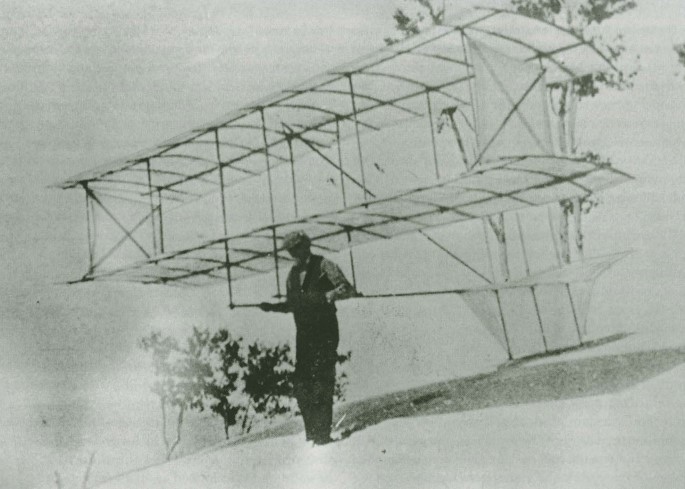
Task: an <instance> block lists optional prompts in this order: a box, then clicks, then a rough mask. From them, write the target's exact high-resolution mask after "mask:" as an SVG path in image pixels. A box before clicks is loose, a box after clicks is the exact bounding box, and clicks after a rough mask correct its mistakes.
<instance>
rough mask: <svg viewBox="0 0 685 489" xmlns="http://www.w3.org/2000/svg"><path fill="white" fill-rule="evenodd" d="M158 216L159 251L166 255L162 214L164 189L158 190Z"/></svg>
mask: <svg viewBox="0 0 685 489" xmlns="http://www.w3.org/2000/svg"><path fill="white" fill-rule="evenodd" d="M157 202H158V203H159V205H158V206H157V215H158V217H159V251H160V253H164V215H163V214H162V189H161V188H159V189H157Z"/></svg>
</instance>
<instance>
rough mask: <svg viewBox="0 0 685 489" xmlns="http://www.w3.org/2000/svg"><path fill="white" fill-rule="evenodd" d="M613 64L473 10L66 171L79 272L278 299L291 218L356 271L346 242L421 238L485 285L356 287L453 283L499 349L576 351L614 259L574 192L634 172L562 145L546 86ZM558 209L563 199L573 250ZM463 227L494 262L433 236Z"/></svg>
mask: <svg viewBox="0 0 685 489" xmlns="http://www.w3.org/2000/svg"><path fill="white" fill-rule="evenodd" d="M612 69H613V68H612V66H611V64H610V62H609V61H608V60H607V59H606V57H605V56H603V54H602V53H601V52H600V51H599V50H598V49H596V48H595V47H594V46H593V45H592V44H591V43H589V42H586V41H585V40H583V39H581V38H579V37H578V36H577V35H575V34H574V33H572V32H570V31H567V30H564V29H562V28H560V27H558V26H555V25H552V24H549V23H545V22H543V21H540V20H536V19H532V18H529V17H526V16H523V15H520V14H518V13H514V12H511V11H506V10H494V9H476V10H473V11H469V12H467V13H465V14H462V15H460V16H458V17H457V18H452V19H449V20H448V21H446V22H445V23H444V25H440V26H435V27H433V28H431V29H430V30H427V31H425V32H422V33H420V34H418V35H416V36H414V37H411V38H409V39H407V40H405V41H403V42H398V43H396V44H392V45H390V46H387V47H384V48H383V49H380V50H377V51H375V52H373V53H371V54H368V55H366V56H363V57H361V58H359V59H356V60H354V61H352V62H350V63H347V64H344V65H341V66H337V67H335V68H332V69H329V70H327V71H325V72H324V73H322V74H320V75H318V76H315V77H313V78H311V79H309V80H307V81H305V82H303V83H301V84H299V85H297V86H294V87H291V88H288V89H284V90H281V91H279V92H277V93H274V94H272V95H270V96H267V97H265V98H262V99H261V100H257V101H254V102H252V103H249V104H246V105H245V106H243V107H240V108H238V109H236V110H234V111H232V112H229V113H228V114H226V115H225V116H223V117H221V118H219V119H217V120H215V121H213V122H210V123H208V124H205V125H203V126H201V127H197V128H195V129H192V130H190V131H188V132H186V133H184V134H181V135H179V136H177V137H174V138H172V139H170V140H168V141H165V142H162V143H160V144H159V145H157V146H155V147H152V148H149V149H146V150H143V151H140V152H138V153H136V154H134V155H132V156H129V157H127V158H123V159H121V160H119V161H115V162H112V163H109V164H107V165H104V166H101V167H98V168H95V169H93V170H91V171H87V172H85V173H81V174H79V175H76V176H74V177H72V178H70V179H68V180H66V181H64V182H62V183H60V184H59V186H60V187H61V188H65V189H69V188H80V189H82V190H83V191H85V196H86V215H87V230H88V250H89V256H90V260H89V264H88V269H87V271H86V273H85V275H83V277H82V278H81V279H79V280H78V281H92V280H125V281H134V282H142V283H150V284H176V285H204V284H211V283H216V282H227V283H228V293H229V302H230V305H231V307H240V306H245V305H249V304H239V303H235V301H234V290H233V289H234V287H235V282H236V281H237V280H239V279H244V278H247V277H252V276H255V275H258V274H266V273H273V274H274V276H275V289H276V295H280V293H281V288H282V284H281V282H282V278H283V277H282V275H283V274H282V269H283V265H284V263H287V262H288V261H290V260H291V258H290V257H289V256H288V255H287V253H285V252H284V250H283V249H282V247H281V242H282V238H283V236H284V235H285V234H287V233H288V232H290V231H293V230H296V229H297V230H303V231H305V232H306V233H307V234H308V235H309V236H310V237H311V239H312V242H313V247H314V249H315V250H317V251H318V252H323V253H335V252H340V251H343V250H349V254H350V259H351V261H352V271H353V277H354V268H353V267H354V264H353V255H352V253H353V250H354V249H355V247H358V246H360V245H363V244H365V243H370V242H374V241H381V240H387V239H390V238H395V237H397V236H400V235H404V234H407V233H421V234H423V235H424V236H425V237H426V238H427V239H429V240H430V241H431V242H432V243H434V244H435V245H437V246H438V247H440V248H442V249H443V250H444V251H447V252H448V253H450V254H452V255H453V256H454V258H455V260H457V262H458V263H459V265H458V266H459V267H461V268H462V269H463V270H464V271H465V272H466V274H469V275H471V277H472V278H473V279H474V280H476V281H477V283H474V284H471V285H469V286H465V287H455V288H453V289H450V290H428V291H426V290H424V291H415V292H411V293H406V294H396V293H387V294H375V295H371V296H367V297H392V296H395V297H396V296H402V295H421V294H441V293H445V294H458V295H459V296H460V297H461V298H462V299H463V300H464V302H465V303H466V304H467V305H468V306H469V308H470V309H471V310H472V311H473V312H474V314H475V315H476V316H477V317H478V318H479V319H480V320H481V321H482V323H483V325H484V326H485V327H486V328H487V329H488V330H489V331H490V333H491V334H492V335H493V336H494V337H495V338H496V339H497V340H498V341H499V342H500V343H501V345H502V347H503V348H504V349H506V351H507V353H508V355H509V357H510V358H518V357H523V356H527V355H531V354H536V353H540V352H545V351H553V350H558V349H562V348H566V347H570V346H574V345H578V344H580V343H582V341H583V335H584V333H585V331H584V328H585V318H586V315H587V311H588V307H589V301H590V293H591V289H592V284H593V283H594V281H595V279H596V278H597V276H598V275H599V274H600V273H601V272H602V271H604V270H606V269H607V268H608V267H609V266H611V265H612V264H613V263H614V262H615V261H617V260H618V259H620V258H621V257H622V256H623V254H621V253H618V254H614V255H610V256H603V257H595V258H585V257H583V256H582V242H581V239H580V235H581V231H580V219H581V201H582V200H583V199H586V198H587V197H588V196H590V195H591V194H593V193H595V192H598V191H600V190H602V189H604V188H607V187H610V186H614V185H617V184H619V183H622V182H624V181H626V180H628V179H630V177H629V176H628V175H626V174H625V173H622V172H621V171H619V170H617V169H615V168H613V167H612V166H611V165H610V164H608V163H602V162H598V161H596V159H595V158H591V157H582V156H577V155H574V154H572V152H571V151H570V150H569V149H568V148H569V147H571V146H572V145H569V144H568V142H569V137H570V135H569V134H568V126H569V125H570V124H566V128H567V129H566V130H565V129H563V127H562V128H561V129H560V128H559V127H561V126H559V125H555V124H553V123H552V117H553V115H552V114H551V110H552V109H551V105H552V103H553V102H552V91H553V90H552V89H553V88H554V87H559V86H561V85H562V84H571V83H573V80H574V79H577V78H579V77H583V76H587V75H589V74H592V73H596V72H604V71H611V70H612ZM559 203H562V204H564V205H565V206H566V207H565V208H566V209H568V208H569V203H571V205H570V207H571V208H573V211H572V215H573V216H574V220H575V229H576V233H577V235H576V238H577V239H576V241H577V246H576V248H577V250H576V252H574V259H573V260H571V254H570V252H569V250H568V249H567V248H568V247H569V246H570V245H569V243H568V241H569V239H568V235H567V232H568V230H567V229H564V226H562V225H560V224H559V223H560V222H562V221H563V219H560V218H559V217H558V216H560V215H561V216H564V215H566V222H567V223H568V222H569V220H568V214H564V212H565V211H563V210H560V209H563V206H560V205H559ZM530 209H538V210H539V209H543V210H544V216H545V217H544V219H543V218H541V217H540V215H539V213H538V217H536V218H535V219H534V222H533V224H534V225H535V226H537V228H538V229H537V231H536V232H538V233H539V232H540V230H541V229H542V230H543V231H545V233H548V236H549V238H550V239H549V243H550V247H551V249H553V252H554V253H553V255H554V256H555V257H556V258H555V261H554V263H552V264H550V266H545V267H543V268H540V267H539V266H538V267H537V269H536V266H535V264H534V261H535V253H533V252H531V251H530V250H529V249H528V248H527V245H526V242H525V236H524V235H525V233H524V228H526V226H522V224H521V215H522V214H525V213H526V212H528V210H530ZM555 213H556V214H555ZM555 216H557V217H555ZM461 222H471V223H476V224H477V225H478V227H479V229H480V231H479V232H480V233H482V234H480V242H479V243H476V244H474V248H475V249H477V250H478V251H479V252H480V253H481V254H484V255H485V256H486V257H487V262H489V272H487V271H486V270H485V269H483V267H480V269H479V267H478V266H475V265H474V264H473V263H469V262H468V261H467V260H464V259H462V258H460V257H459V256H457V255H455V254H454V253H452V252H450V251H449V250H448V249H447V248H446V247H445V246H443V245H441V244H440V243H439V242H437V241H436V240H435V239H434V238H432V237H431V236H430V235H429V234H428V230H430V229H431V228H435V227H438V226H445V225H452V224H456V223H461ZM456 226H457V227H459V226H461V224H457V225H456ZM528 227H529V228H530V226H528ZM565 233H566V237H565V239H564V234H565ZM565 248H566V249H565ZM515 256H517V257H519V260H518V261H519V262H521V263H523V267H522V268H520V270H521V272H520V273H518V274H516V273H512V271H511V270H510V268H511V266H512V263H513V261H514V257H515ZM355 280H356V278H355ZM357 286H358V285H357Z"/></svg>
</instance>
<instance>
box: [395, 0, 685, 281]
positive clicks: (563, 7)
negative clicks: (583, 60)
mask: <svg viewBox="0 0 685 489" xmlns="http://www.w3.org/2000/svg"><path fill="white" fill-rule="evenodd" d="M406 1H407V2H409V3H411V4H412V6H413V7H414V9H415V11H414V12H413V13H411V14H408V13H407V11H406V10H403V9H397V10H396V11H395V13H394V14H393V19H394V20H395V29H396V30H398V31H399V32H400V33H401V34H402V37H403V38H408V37H411V36H413V35H415V34H417V33H418V32H419V30H420V26H421V25H425V24H426V23H427V22H430V24H432V25H440V24H442V23H443V22H444V18H445V3H444V0H443V3H442V6H441V7H438V6H437V2H431V1H430V0H406ZM510 2H511V7H512V9H513V10H514V11H516V12H518V13H520V14H523V15H526V16H528V17H532V18H535V19H539V20H542V21H545V22H549V23H552V24H554V25H557V26H560V27H563V28H566V29H568V30H570V31H572V32H574V33H575V34H576V35H578V36H580V37H581V38H583V39H585V40H587V41H589V42H591V43H592V44H593V45H594V46H595V47H596V48H597V49H598V50H599V51H601V52H602V53H603V54H604V56H605V57H606V58H607V59H608V60H609V61H610V62H611V63H612V64H613V65H614V66H615V67H616V68H617V69H616V70H614V71H612V72H609V73H595V74H590V75H586V76H583V77H580V78H577V79H574V80H572V81H570V82H567V83H558V84H553V85H551V86H550V87H549V97H550V105H551V107H552V110H553V112H554V115H555V117H556V123H557V127H558V131H557V132H558V134H559V148H560V150H561V151H562V153H567V154H575V153H576V152H577V150H578V147H577V143H576V134H575V114H576V107H577V104H578V101H580V100H581V99H584V98H587V97H594V96H595V95H596V94H597V93H599V91H600V89H601V88H602V87H607V88H613V89H617V90H623V89H627V88H630V87H632V84H633V79H634V78H635V76H636V75H637V72H638V63H637V61H638V59H639V58H637V57H631V56H629V55H628V53H627V52H626V47H625V44H624V43H623V38H622V36H621V35H616V36H614V37H611V38H608V39H607V38H605V36H604V35H603V33H602V29H601V27H600V25H601V24H602V23H604V22H605V21H607V20H608V19H611V18H612V17H614V16H616V15H619V14H621V13H624V12H627V11H629V10H631V9H633V8H635V7H636V2H635V1H634V0H510ZM399 40H400V39H398V38H386V39H385V42H386V43H387V44H393V43H395V42H398V41H399ZM676 52H677V53H678V55H679V57H680V59H681V62H682V63H683V64H685V44H683V45H680V46H676ZM456 109H457V108H456V107H454V108H447V109H445V110H443V111H442V114H441V118H442V119H443V120H442V121H438V132H440V131H441V130H442V129H443V128H444V127H451V128H452V129H453V130H454V131H455V133H456V136H457V142H458V143H459V146H460V151H461V153H462V155H464V154H465V152H464V148H463V145H462V141H461V138H460V135H459V133H458V131H457V129H456V125H455V124H454V118H453V113H454V111H455V110H456ZM446 117H448V119H449V122H451V124H446V123H445V120H444V119H445V118H446ZM593 158H595V160H596V161H599V160H600V159H601V158H599V157H598V155H596V154H593ZM605 162H606V160H605ZM597 204H598V201H597V199H595V198H594V196H590V197H588V198H586V199H580V198H579V199H573V200H566V201H562V202H560V207H561V210H560V226H559V227H560V231H559V234H560V240H561V255H562V257H563V260H564V262H566V263H569V262H570V260H571V252H570V238H569V216H570V215H572V214H573V215H575V230H576V236H575V242H576V248H577V250H578V252H579V254H580V255H581V256H582V251H583V234H582V231H581V219H580V216H581V214H582V213H584V212H585V213H586V212H588V211H589V209H592V208H593V207H595V206H596V205H597ZM489 221H490V225H491V227H492V228H493V231H494V232H495V235H496V236H497V239H498V242H499V244H500V251H501V248H502V246H504V243H505V237H504V234H503V227H501V226H499V225H498V222H497V220H496V219H490V220H489ZM500 255H501V252H500ZM501 258H502V267H503V273H504V276H505V278H506V277H507V276H508V270H507V265H506V255H503V256H501Z"/></svg>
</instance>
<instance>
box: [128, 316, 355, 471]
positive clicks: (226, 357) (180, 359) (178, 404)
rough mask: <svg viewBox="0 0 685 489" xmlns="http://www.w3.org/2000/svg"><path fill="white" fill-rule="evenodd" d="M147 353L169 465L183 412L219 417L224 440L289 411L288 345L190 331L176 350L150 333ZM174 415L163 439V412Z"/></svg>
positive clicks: (341, 377)
mask: <svg viewBox="0 0 685 489" xmlns="http://www.w3.org/2000/svg"><path fill="white" fill-rule="evenodd" d="M140 345H141V347H142V348H143V349H144V350H145V351H148V352H151V353H152V360H153V366H154V372H155V377H156V378H155V381H154V383H153V386H152V391H153V392H154V393H155V394H156V395H157V396H158V397H159V400H160V407H161V414H162V435H163V440H164V445H165V448H166V459H167V460H169V459H170V458H171V455H172V454H173V452H174V450H175V449H176V447H177V446H178V445H179V443H180V441H181V431H182V426H183V420H184V416H185V414H186V411H188V410H196V411H203V410H204V409H205V408H206V407H208V408H209V409H210V410H211V411H212V413H214V414H215V415H217V416H219V417H221V419H222V420H223V424H224V435H225V437H226V439H229V435H230V429H231V428H232V427H234V426H237V425H238V424H240V433H241V434H245V433H249V432H250V430H251V429H252V425H253V422H254V421H255V420H256V419H261V420H270V419H273V418H274V417H276V416H283V415H288V414H290V413H293V412H294V407H295V401H294V394H293V391H294V389H293V373H294V371H295V366H294V359H293V356H292V352H291V350H290V347H289V346H288V345H287V344H278V345H275V346H267V345H264V344H263V343H261V342H254V343H251V344H249V345H245V344H244V342H243V338H237V339H234V338H233V337H231V335H230V333H229V332H228V330H226V329H219V330H218V331H216V332H215V333H213V334H212V333H210V332H209V330H208V329H198V328H193V331H192V334H191V335H190V336H189V337H188V338H187V340H186V346H185V347H181V346H180V345H179V343H178V342H177V341H176V339H174V338H172V337H165V336H163V335H162V334H161V333H160V332H153V333H151V334H150V335H149V336H147V337H144V338H142V339H141V341H140ZM350 355H351V353H350V352H347V353H345V354H341V355H338V359H337V361H338V365H342V364H343V363H344V362H346V361H347V360H349V359H350ZM346 379H347V376H346V374H345V373H344V372H343V371H342V370H339V371H338V376H337V379H336V385H335V395H336V399H337V400H343V399H344V393H345V387H346V384H347V383H346ZM169 408H171V409H175V410H176V426H175V432H176V435H175V438H174V439H172V440H170V439H169V437H168V434H167V430H168V428H167V424H168V420H167V418H168V409H169Z"/></svg>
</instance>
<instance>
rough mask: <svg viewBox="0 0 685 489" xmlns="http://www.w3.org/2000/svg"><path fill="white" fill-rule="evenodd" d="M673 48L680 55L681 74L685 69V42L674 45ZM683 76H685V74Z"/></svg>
mask: <svg viewBox="0 0 685 489" xmlns="http://www.w3.org/2000/svg"><path fill="white" fill-rule="evenodd" d="M673 50H674V51H675V53H676V55H678V63H680V65H681V72H680V74H683V71H685V42H684V43H680V44H676V45H674V46H673ZM683 78H685V74H683Z"/></svg>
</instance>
